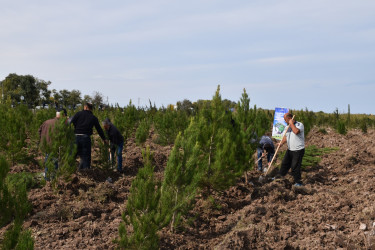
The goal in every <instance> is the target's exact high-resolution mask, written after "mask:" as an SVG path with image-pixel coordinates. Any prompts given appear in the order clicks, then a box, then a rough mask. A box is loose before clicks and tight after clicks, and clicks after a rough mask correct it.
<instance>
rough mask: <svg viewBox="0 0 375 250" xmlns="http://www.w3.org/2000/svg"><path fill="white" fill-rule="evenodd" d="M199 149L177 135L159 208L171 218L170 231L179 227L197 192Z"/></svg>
mask: <svg viewBox="0 0 375 250" xmlns="http://www.w3.org/2000/svg"><path fill="white" fill-rule="evenodd" d="M199 154H200V148H199V146H198V144H197V143H196V141H195V140H192V137H190V138H187V139H186V140H185V139H184V138H183V136H182V134H181V133H179V134H178V136H177V138H176V140H175V144H174V147H173V149H172V152H171V154H170V156H169V158H168V162H167V167H166V169H165V172H164V180H163V184H162V188H161V190H162V192H161V206H162V207H163V208H165V209H167V210H168V211H169V212H170V214H169V217H168V218H171V220H172V221H171V223H170V225H171V230H172V231H173V230H174V228H175V227H176V226H179V224H180V222H181V218H182V217H183V216H184V215H186V214H187V212H188V211H189V210H190V208H191V205H192V203H193V200H194V198H195V195H196V194H197V191H198V181H199V179H198V176H199V175H197V173H198V169H197V168H198V159H199Z"/></svg>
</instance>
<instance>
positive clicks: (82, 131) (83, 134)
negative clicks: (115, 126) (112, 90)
mask: <svg viewBox="0 0 375 250" xmlns="http://www.w3.org/2000/svg"><path fill="white" fill-rule="evenodd" d="M70 123H73V125H74V133H75V134H76V144H77V155H79V156H80V164H79V169H80V170H81V169H87V168H90V165H91V138H90V136H91V135H92V133H93V127H94V126H95V129H96V131H97V132H98V134H99V136H100V137H101V138H102V139H103V141H104V143H106V144H107V143H108V142H107V140H106V138H105V136H104V132H103V129H102V128H101V127H100V124H99V120H98V118H97V117H96V116H94V114H93V113H92V104H91V103H86V104H85V106H84V108H83V110H82V111H79V112H78V113H76V114H75V115H74V116H73V117H72V119H71V120H70Z"/></svg>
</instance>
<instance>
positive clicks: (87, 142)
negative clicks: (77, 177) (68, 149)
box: [76, 135, 91, 170]
mask: <svg viewBox="0 0 375 250" xmlns="http://www.w3.org/2000/svg"><path fill="white" fill-rule="evenodd" d="M76 144H77V155H78V156H79V157H80V163H79V169H80V170H81V169H87V168H90V165H91V138H90V136H89V135H76Z"/></svg>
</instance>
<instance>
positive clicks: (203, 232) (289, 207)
mask: <svg viewBox="0 0 375 250" xmlns="http://www.w3.org/2000/svg"><path fill="white" fill-rule="evenodd" d="M327 132H328V133H327V134H322V133H319V132H318V130H317V129H313V130H312V131H311V132H310V134H309V136H308V137H307V138H306V145H316V146H317V147H318V148H322V147H339V148H340V149H339V150H337V151H334V152H332V153H330V154H328V155H325V156H323V157H322V161H321V162H320V163H319V165H318V166H317V167H314V168H308V169H307V170H306V171H304V172H303V173H302V174H303V182H304V184H305V186H304V187H303V188H294V187H293V186H292V184H293V183H292V178H291V176H290V175H288V176H287V178H285V179H281V180H276V181H272V180H270V179H269V180H266V181H265V182H264V183H260V182H259V176H260V174H259V173H258V172H257V171H251V172H249V177H250V178H249V181H250V182H249V183H245V181H244V178H243V179H242V180H239V182H238V184H237V185H236V186H234V187H231V188H230V189H229V190H226V191H225V192H223V193H220V194H219V193H218V194H215V195H214V198H215V203H212V202H203V201H202V200H200V199H199V198H198V200H197V204H196V206H195V208H194V210H193V211H192V217H193V218H195V219H194V220H191V221H190V223H189V224H186V226H185V227H184V229H183V230H179V231H177V232H175V233H171V232H169V231H168V230H167V229H164V230H163V231H162V232H161V234H160V239H161V240H160V247H161V248H162V249H258V248H261V249H340V248H343V249H375V182H374V179H375V131H374V130H369V132H368V134H363V133H362V132H361V131H359V130H352V131H349V132H348V134H347V135H345V136H344V135H339V134H337V133H335V132H334V131H333V130H330V129H327ZM147 144H149V145H150V147H151V150H152V151H154V157H155V166H156V171H157V175H159V176H161V175H162V172H163V169H164V166H165V165H166V161H167V157H168V154H169V152H170V150H171V147H170V146H167V147H161V146H159V145H156V144H154V143H152V142H151V139H150V140H149V141H148V142H147ZM282 150H285V148H282ZM124 157H125V159H124V169H125V174H124V175H119V174H117V173H113V174H111V176H106V175H105V174H104V173H103V172H102V171H100V170H98V169H95V168H93V169H91V170H89V171H86V172H80V173H77V175H75V176H74V177H73V180H72V181H71V182H70V183H66V184H63V186H62V191H60V192H55V191H54V190H53V189H52V188H51V187H50V186H49V185H46V186H45V187H43V188H42V189H32V190H31V191H30V193H29V199H30V201H31V203H32V205H33V210H32V213H31V215H30V216H29V217H28V218H27V219H26V221H25V224H24V226H25V227H29V228H31V230H32V232H33V236H34V238H35V249H113V248H115V247H116V245H115V244H114V243H113V239H115V238H116V237H117V236H118V226H119V224H120V222H121V220H122V219H121V213H122V211H123V209H124V207H125V204H126V200H127V196H128V194H129V189H130V185H131V181H132V179H133V178H134V177H135V175H136V173H137V170H138V168H139V167H141V166H142V155H141V151H140V149H139V147H136V146H135V144H134V141H131V140H129V141H128V142H127V145H126V152H125V156H124ZM13 171H16V170H13ZM17 171H19V169H18V170H17ZM32 171H37V170H35V169H34V170H32ZM38 171H40V170H38ZM108 177H110V178H111V179H112V183H110V182H108V181H106V179H107V178H108ZM5 229H6V228H3V229H1V230H0V234H2V233H3V232H4V230H5Z"/></svg>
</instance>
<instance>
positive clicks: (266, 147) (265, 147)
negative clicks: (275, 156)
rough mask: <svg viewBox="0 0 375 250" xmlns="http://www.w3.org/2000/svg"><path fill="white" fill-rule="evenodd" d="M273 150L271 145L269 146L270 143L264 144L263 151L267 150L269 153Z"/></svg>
mask: <svg viewBox="0 0 375 250" xmlns="http://www.w3.org/2000/svg"><path fill="white" fill-rule="evenodd" d="M271 149H272V146H271V144H269V143H266V144H264V146H263V150H266V151H267V152H268V151H270V150H271Z"/></svg>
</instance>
